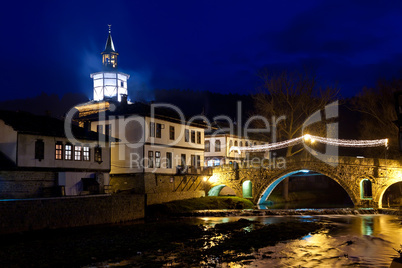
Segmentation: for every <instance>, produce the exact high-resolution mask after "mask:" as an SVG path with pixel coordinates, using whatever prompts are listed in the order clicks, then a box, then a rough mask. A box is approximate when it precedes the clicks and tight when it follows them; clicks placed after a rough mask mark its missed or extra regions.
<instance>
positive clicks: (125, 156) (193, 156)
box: [87, 103, 204, 175]
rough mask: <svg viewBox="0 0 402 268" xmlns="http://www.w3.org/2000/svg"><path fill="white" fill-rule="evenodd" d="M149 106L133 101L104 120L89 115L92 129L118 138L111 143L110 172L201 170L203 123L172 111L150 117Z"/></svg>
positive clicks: (158, 172)
mask: <svg viewBox="0 0 402 268" xmlns="http://www.w3.org/2000/svg"><path fill="white" fill-rule="evenodd" d="M151 107H152V106H151V105H146V104H141V103H135V104H131V105H127V106H124V107H123V108H118V109H117V110H116V111H115V112H106V118H107V119H105V120H97V118H96V116H95V117H93V119H91V130H92V131H98V132H100V133H102V134H105V135H112V136H114V137H119V139H120V142H114V143H112V146H111V147H112V148H111V151H112V162H111V172H110V173H111V174H112V175H117V174H132V173H154V174H201V171H202V170H201V169H202V166H203V165H202V163H204V126H203V125H201V124H196V123H193V124H186V122H181V121H180V120H179V119H178V118H174V117H173V116H174V115H171V116H160V115H155V116H154V117H151V115H150V110H149V109H151ZM157 111H158V112H159V113H162V111H160V110H159V109H158V110H157ZM167 113H169V111H167V110H164V114H167ZM87 119H88V117H87Z"/></svg>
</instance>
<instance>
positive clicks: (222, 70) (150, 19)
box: [0, 0, 402, 100]
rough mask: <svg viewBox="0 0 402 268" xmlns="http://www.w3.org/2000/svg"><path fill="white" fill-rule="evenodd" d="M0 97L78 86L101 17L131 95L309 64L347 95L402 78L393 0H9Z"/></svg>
mask: <svg viewBox="0 0 402 268" xmlns="http://www.w3.org/2000/svg"><path fill="white" fill-rule="evenodd" d="M0 22H1V31H2V38H1V42H0V48H1V51H2V60H3V63H2V64H1V65H0V69H1V72H0V73H1V76H0V78H1V88H2V90H1V92H2V93H3V94H2V96H1V97H0V100H10V99H17V98H26V97H33V96H37V95H39V94H40V93H41V92H45V93H47V94H59V95H60V96H61V95H63V94H65V93H67V92H73V93H83V94H85V95H86V96H88V98H89V99H91V98H92V80H91V78H90V77H89V74H90V73H92V72H97V71H100V69H101V57H100V52H102V51H103V49H104V46H105V42H106V38H107V34H108V27H107V25H108V24H112V36H113V40H114V44H115V47H116V50H117V52H119V53H120V57H119V69H120V71H122V72H126V73H128V74H130V75H131V78H130V84H129V87H130V88H129V94H130V96H131V99H133V98H135V95H136V94H137V93H138V92H141V94H142V95H143V96H144V95H145V96H148V97H149V98H151V97H150V96H152V90H154V89H172V88H179V89H193V90H209V91H214V92H221V93H229V92H232V93H241V94H247V93H250V92H253V90H255V88H256V87H257V86H258V84H259V79H258V77H257V73H258V71H259V70H260V69H261V68H264V67H267V68H268V69H269V70H271V71H280V70H284V69H287V70H298V69H303V68H307V69H309V70H312V71H314V72H315V73H316V74H317V75H318V78H319V79H320V83H322V84H323V85H326V84H331V85H333V84H337V85H338V86H339V87H340V89H341V94H342V95H343V96H353V95H355V94H356V93H357V92H358V91H359V90H360V89H361V88H362V87H363V86H365V85H367V86H373V85H375V83H376V81H377V80H378V79H379V78H386V79H391V78H399V77H402V74H401V70H402V27H401V26H402V2H401V1H399V2H398V1H115V0H113V1H103V2H102V1H93V2H90V1H22V2H20V1H8V2H7V4H6V5H5V4H3V7H2V10H1V16H0Z"/></svg>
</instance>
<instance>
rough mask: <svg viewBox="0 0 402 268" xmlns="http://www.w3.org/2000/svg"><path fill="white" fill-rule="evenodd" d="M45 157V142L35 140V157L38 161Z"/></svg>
mask: <svg viewBox="0 0 402 268" xmlns="http://www.w3.org/2000/svg"><path fill="white" fill-rule="evenodd" d="M44 158H45V143H44V142H43V140H36V141H35V159H38V160H39V161H41V160H43V159H44Z"/></svg>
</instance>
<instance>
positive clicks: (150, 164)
mask: <svg viewBox="0 0 402 268" xmlns="http://www.w3.org/2000/svg"><path fill="white" fill-rule="evenodd" d="M148 167H149V168H153V167H154V152H153V151H148Z"/></svg>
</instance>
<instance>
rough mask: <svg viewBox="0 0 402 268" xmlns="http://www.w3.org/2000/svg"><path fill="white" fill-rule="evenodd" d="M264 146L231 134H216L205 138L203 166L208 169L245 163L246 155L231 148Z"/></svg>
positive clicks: (258, 142)
mask: <svg viewBox="0 0 402 268" xmlns="http://www.w3.org/2000/svg"><path fill="white" fill-rule="evenodd" d="M260 144H264V142H261V141H258V140H250V139H247V138H244V137H239V136H237V135H233V134H216V135H206V136H205V154H204V158H205V165H206V166H208V167H213V166H219V165H227V164H233V163H234V162H237V163H241V162H243V161H245V160H246V159H247V157H248V154H247V153H245V152H241V153H240V154H239V153H238V151H236V150H233V151H230V148H231V147H232V146H239V147H249V146H250V147H251V146H254V145H260Z"/></svg>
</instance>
